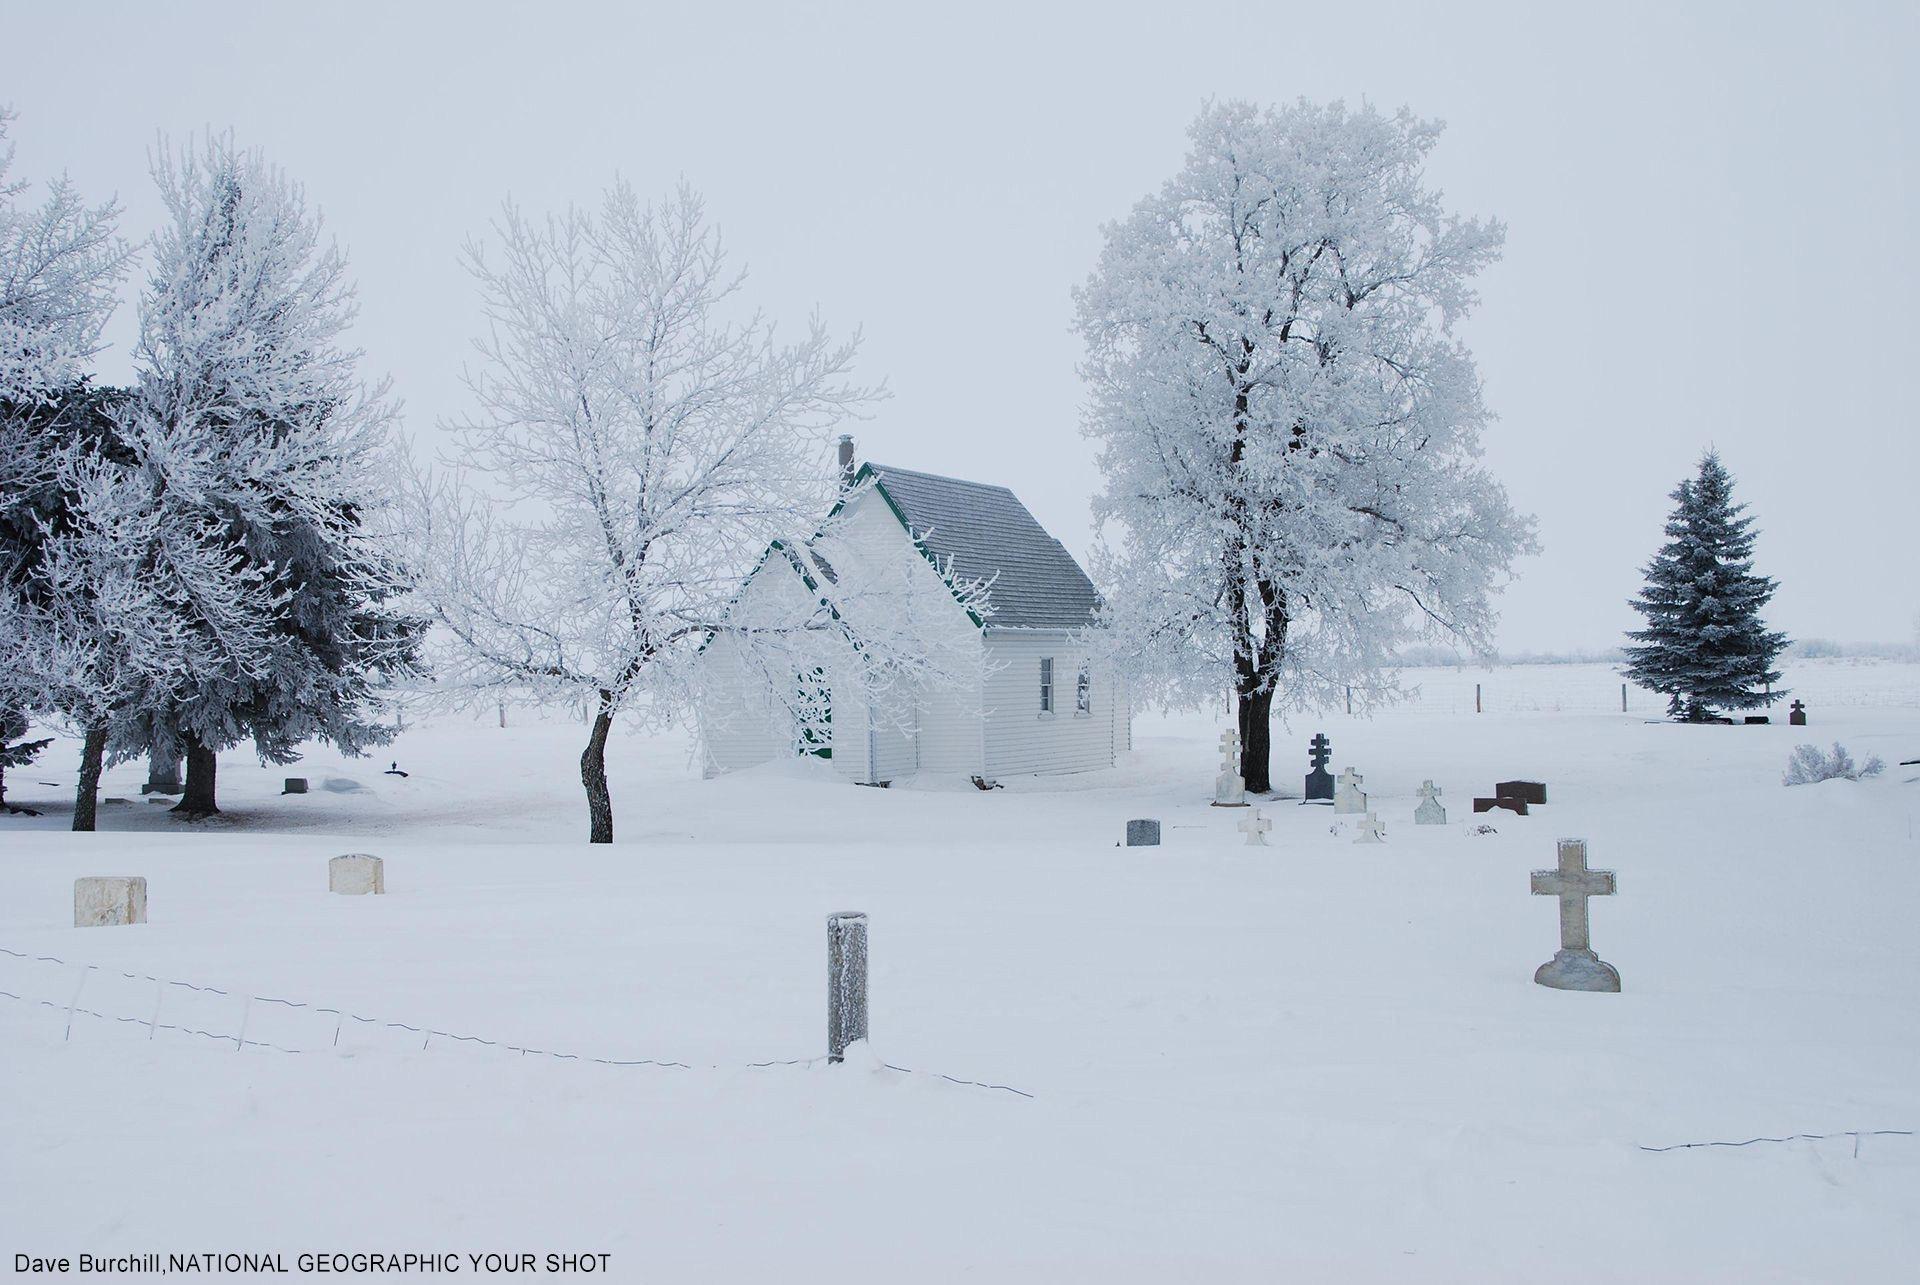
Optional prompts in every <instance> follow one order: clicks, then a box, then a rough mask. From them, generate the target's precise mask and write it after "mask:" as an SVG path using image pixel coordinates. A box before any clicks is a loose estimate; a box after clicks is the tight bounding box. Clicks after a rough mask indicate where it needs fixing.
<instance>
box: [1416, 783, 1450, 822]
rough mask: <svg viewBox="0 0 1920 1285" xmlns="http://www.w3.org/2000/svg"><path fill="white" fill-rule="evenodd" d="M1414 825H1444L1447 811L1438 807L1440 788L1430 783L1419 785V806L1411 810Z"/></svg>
mask: <svg viewBox="0 0 1920 1285" xmlns="http://www.w3.org/2000/svg"><path fill="white" fill-rule="evenodd" d="M1413 823H1414V824H1415V825H1445V824H1446V823H1447V810H1446V809H1445V808H1443V807H1441V806H1440V787H1439V786H1437V785H1435V784H1434V783H1433V782H1432V781H1422V782H1421V783H1420V806H1419V807H1417V808H1415V809H1414V810H1413Z"/></svg>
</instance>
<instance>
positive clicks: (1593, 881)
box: [1533, 839, 1620, 992]
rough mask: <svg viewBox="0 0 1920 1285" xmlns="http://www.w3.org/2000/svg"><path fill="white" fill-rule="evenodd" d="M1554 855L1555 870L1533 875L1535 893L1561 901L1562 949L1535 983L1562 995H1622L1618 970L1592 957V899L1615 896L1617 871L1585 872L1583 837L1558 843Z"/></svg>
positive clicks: (1536, 976)
mask: <svg viewBox="0 0 1920 1285" xmlns="http://www.w3.org/2000/svg"><path fill="white" fill-rule="evenodd" d="M1556 855H1557V856H1558V858H1559V861H1558V862H1557V863H1556V865H1555V866H1554V868H1553V869H1552V870H1536V871H1534V872H1533V895H1534V896H1536V897H1557V898H1559V899H1560V949H1559V950H1557V951H1555V952H1554V953H1553V958H1552V959H1549V960H1548V961H1547V962H1546V963H1544V964H1542V965H1540V967H1539V968H1537V969H1535V970H1534V974H1533V980H1534V981H1535V982H1536V983H1537V984H1539V985H1541V986H1551V987H1552V988H1553V989H1555V990H1561V991H1607V992H1613V991H1618V990H1619V989H1620V973H1619V970H1617V969H1616V968H1614V966H1613V965H1612V964H1609V963H1608V962H1607V961H1606V960H1604V959H1602V958H1600V956H1598V955H1596V954H1594V953H1593V941H1592V938H1591V936H1590V934H1589V929H1588V920H1587V899H1588V898H1589V897H1611V896H1612V895H1613V893H1614V878H1613V871H1611V870H1589V869H1587V841H1586V840H1585V839H1562V840H1560V843H1559V847H1558V849H1557V852H1556Z"/></svg>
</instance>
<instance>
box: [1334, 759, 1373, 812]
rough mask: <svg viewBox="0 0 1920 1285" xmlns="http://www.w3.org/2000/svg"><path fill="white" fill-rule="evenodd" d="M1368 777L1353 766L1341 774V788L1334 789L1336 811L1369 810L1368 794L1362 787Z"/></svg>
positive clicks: (1339, 783)
mask: <svg viewBox="0 0 1920 1285" xmlns="http://www.w3.org/2000/svg"><path fill="white" fill-rule="evenodd" d="M1366 779H1367V778H1366V777H1364V776H1361V775H1360V774H1359V773H1358V772H1356V771H1354V770H1353V769H1352V768H1348V769H1347V770H1346V771H1344V772H1342V773H1341V774H1340V780H1339V782H1338V785H1339V788H1338V789H1336V790H1335V791H1334V795H1333V810H1334V811H1335V812H1347V813H1355V814H1358V813H1361V812H1365V811H1366V810H1367V796H1366V794H1365V792H1363V791H1362V790H1361V789H1360V783H1361V782H1362V781H1364V780H1366Z"/></svg>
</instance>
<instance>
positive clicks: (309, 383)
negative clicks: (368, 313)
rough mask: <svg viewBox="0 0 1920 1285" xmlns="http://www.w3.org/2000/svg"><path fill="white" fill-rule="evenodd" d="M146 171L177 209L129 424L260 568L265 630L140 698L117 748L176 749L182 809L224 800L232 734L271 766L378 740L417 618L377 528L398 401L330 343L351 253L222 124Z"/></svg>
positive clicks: (139, 443) (217, 539)
mask: <svg viewBox="0 0 1920 1285" xmlns="http://www.w3.org/2000/svg"><path fill="white" fill-rule="evenodd" d="M155 178H156V180H157V181H158V183H159V185H160V189H161V193H162V195H163V197H164V198H165V200H166V203H167V207H168V210H169V212H170V213H171V215H172V220H171V224H170V226H168V227H167V228H165V229H164V230H163V231H162V232H161V234H160V235H159V236H158V237H157V238H156V239H155V245H154V268H153V275H152V278H151V281H150V283H149V286H148V289H147V291H146V294H145V296H144V298H143V300H142V318H141V321H142V333H141V341H140V347H139V350H138V356H139V359H140V365H141V371H140V378H139V384H138V388H137V390H136V397H135V399H134V403H133V405H132V407H131V410H130V412H129V414H128V415H127V416H126V417H125V424H124V428H125V431H126V436H127V439H128V442H129V444H130V446H131V449H132V450H133V451H134V452H135V455H136V457H137V459H138V460H139V462H140V464H141V466H142V467H143V468H145V469H146V470H147V471H148V473H149V474H151V475H152V476H153V477H154V478H155V479H157V481H158V485H157V487H156V494H158V495H160V496H161V497H162V503H163V504H164V506H165V507H166V509H167V512H168V515H169V519H170V521H169V529H171V530H176V531H177V530H191V531H200V532H203V533H204V534H203V543H205V544H206V545H207V547H208V548H210V549H211V548H232V549H233V550H235V551H237V552H236V556H237V557H238V558H239V559H240V560H241V561H242V562H243V563H244V564H245V566H246V567H249V568H252V569H253V570H255V571H257V572H258V574H259V575H260V577H261V579H262V582H263V589H264V592H263V593H262V594H261V596H260V597H259V599H258V602H257V609H258V611H259V613H260V614H261V616H262V619H263V621H264V623H265V624H266V626H267V628H266V631H265V632H266V638H267V640H266V643H265V647H264V650H263V651H262V652H261V653H260V654H259V655H257V656H255V655H242V654H240V653H239V652H237V651H236V652H234V653H233V654H231V655H230V656H229V658H228V663H227V664H225V666H224V667H223V668H219V669H216V670H215V671H212V672H209V673H206V674H204V675H203V676H202V679H201V681H199V682H198V683H197V684H196V685H195V687H194V689H193V690H192V691H191V692H190V693H188V694H186V695H185V696H184V697H178V698H176V697H173V696H171V695H169V697H168V698H167V699H165V700H150V701H147V702H145V703H143V705H142V707H141V714H140V717H139V718H138V719H136V720H135V721H134V723H133V725H132V726H131V727H129V728H128V729H127V730H126V735H127V737H128V738H129V739H128V741H127V742H126V743H125V744H121V745H119V746H117V749H118V750H119V752H122V753H145V752H147V751H148V749H149V748H150V747H158V748H159V749H160V750H161V751H162V752H172V751H175V750H179V751H184V754H185V757H186V760H187V782H186V793H185V795H184V797H183V798H182V800H181V803H180V806H179V808H178V809H177V810H179V811H183V812H186V813H189V814H204V813H208V812H213V811H217V810H218V809H217V805H216V799H215V793H214V770H215V757H214V756H215V753H216V752H217V751H218V750H219V749H221V748H224V747H225V746H228V745H231V744H234V743H235V742H236V741H238V740H240V739H241V738H242V737H245V736H251V738H252V739H253V742H254V746H255V749H256V750H257V751H258V753H259V755H260V757H261V758H262V759H263V760H265V761H268V762H275V763H285V762H291V761H292V760H293V759H294V758H296V757H297V753H296V750H295V747H296V746H297V745H298V744H299V743H300V742H302V741H306V740H313V739H319V740H324V741H327V742H329V743H331V744H333V745H335V746H336V747H338V748H339V749H341V750H343V751H345V752H346V753H349V754H358V753H361V752H362V751H364V750H365V749H366V748H368V747H370V746H373V745H379V744H383V743H385V742H386V741H387V740H388V739H390V738H391V736H392V727H391V725H390V723H388V722H387V721H386V720H385V719H384V718H383V714H384V703H383V698H382V689H383V687H385V686H388V685H390V684H392V683H394V682H396V681H399V680H404V679H407V678H410V677H413V676H414V675H416V674H417V673H418V672H419V669H418V664H417V659H416V657H417V654H418V650H419V646H420V641H421V635H422V633H423V632H424V628H425V625H424V621H423V620H421V619H420V618H418V617H415V616H412V615H410V614H408V613H407V612H406V611H404V610H403V609H402V608H401V607H400V605H399V601H400V598H401V596H402V595H403V594H404V593H405V592H406V591H407V589H408V586H407V583H406V578H405V575H404V573H403V569H402V567H401V566H400V565H399V564H398V562H397V561H396V560H395V559H393V558H392V557H391V556H389V554H388V553H387V552H386V547H387V546H386V545H385V544H383V542H382V541H381V540H380V539H379V538H378V537H377V535H376V530H375V527H376V524H377V523H376V520H377V519H378V518H379V517H380V516H381V514H382V513H383V511H384V509H385V505H386V500H387V496H388V494H389V491H390V485H391V480H392V473H393V471H392V469H391V468H390V467H389V464H390V462H391V461H390V449H391V447H392V441H391V429H392V427H393V421H394V407H393V404H392V401H391V399H390V397H389V395H388V390H387V387H386V386H385V385H384V384H382V385H378V386H374V387H367V386H365V385H363V384H362V383H361V382H360V380H359V378H358V376H357V367H358V364H359V359H360V356H361V354H360V353H359V352H358V351H356V350H351V349H348V348H345V347H344V346H343V345H342V344H341V342H340V340H341V336H342V335H343V333H344V331H345V330H346V327H347V325H348V324H349V322H350V321H351V320H352V317H353V313H354V309H355V305H354V297H353V290H352V287H351V286H350V285H349V284H348V281H347V277H346V260H345V258H344V257H343V256H342V254H341V253H340V251H339V249H338V248H337V247H335V246H333V245H331V244H328V243H326V242H324V241H323V240H322V239H321V236H320V227H319V221H318V219H317V218H316V217H315V216H314V215H313V214H312V213H311V212H310V210H309V209H308V206H307V204H306V199H305V196H304V194H303V193H302V192H301V190H300V189H299V188H298V187H297V186H295V185H294V184H292V183H290V182H289V181H288V180H287V179H286V177H285V176H284V175H283V174H281V172H280V171H279V170H277V169H275V168H274V167H272V166H270V165H269V164H267V162H266V161H265V160H264V159H263V158H262V157H261V156H260V154H259V153H257V152H248V151H240V150H238V149H236V148H235V147H234V145H233V143H232V141H231V140H230V139H226V138H210V139H208V140H207V141H206V142H205V144H204V146H202V147H201V148H199V149H189V150H187V151H184V152H182V153H181V154H179V155H177V156H176V155H174V154H172V153H171V152H163V153H162V154H161V156H160V157H159V159H158V161H157V163H156V165H155ZM182 610H183V611H184V612H185V613H186V614H187V616H188V617H189V619H188V622H187V623H188V624H189V625H190V626H193V627H197V628H198V629H200V630H201V631H202V632H207V633H211V632H214V631H215V622H213V621H211V620H206V619H200V620H195V619H193V618H192V617H193V616H194V613H195V611H196V608H195V606H194V605H193V604H191V603H188V604H184V605H183V608H182Z"/></svg>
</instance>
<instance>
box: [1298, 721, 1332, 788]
mask: <svg viewBox="0 0 1920 1285" xmlns="http://www.w3.org/2000/svg"><path fill="white" fill-rule="evenodd" d="M1331 757H1333V742H1332V741H1329V740H1328V739H1327V734H1326V733H1325V732H1315V733H1314V734H1313V739H1312V740H1311V741H1308V742H1307V766H1309V767H1311V768H1312V769H1313V770H1312V771H1311V772H1308V773H1307V789H1306V793H1305V795H1304V797H1303V798H1302V800H1301V801H1302V802H1303V803H1331V802H1333V773H1331V772H1329V771H1327V760H1328V759H1329V758H1331Z"/></svg>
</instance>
